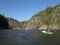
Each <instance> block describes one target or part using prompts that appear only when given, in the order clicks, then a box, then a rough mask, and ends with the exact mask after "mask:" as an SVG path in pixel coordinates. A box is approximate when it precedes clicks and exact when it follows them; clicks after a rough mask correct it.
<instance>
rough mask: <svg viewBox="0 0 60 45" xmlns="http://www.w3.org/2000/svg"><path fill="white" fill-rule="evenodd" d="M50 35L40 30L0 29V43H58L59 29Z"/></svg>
mask: <svg viewBox="0 0 60 45" xmlns="http://www.w3.org/2000/svg"><path fill="white" fill-rule="evenodd" d="M53 32H54V33H53V34H52V35H47V34H43V33H41V31H40V30H13V29H9V30H1V31H0V45H60V31H59V30H57V31H53Z"/></svg>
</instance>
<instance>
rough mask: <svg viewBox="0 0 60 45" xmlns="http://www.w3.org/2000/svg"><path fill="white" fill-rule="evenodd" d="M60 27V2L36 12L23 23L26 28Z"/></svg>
mask: <svg viewBox="0 0 60 45" xmlns="http://www.w3.org/2000/svg"><path fill="white" fill-rule="evenodd" d="M48 26H49V28H50V29H60V4H59V5H56V6H54V7H48V8H46V9H45V10H42V11H41V12H39V13H37V14H35V15H34V16H32V18H31V19H30V20H28V21H26V22H25V23H24V25H23V28H25V29H47V27H48Z"/></svg>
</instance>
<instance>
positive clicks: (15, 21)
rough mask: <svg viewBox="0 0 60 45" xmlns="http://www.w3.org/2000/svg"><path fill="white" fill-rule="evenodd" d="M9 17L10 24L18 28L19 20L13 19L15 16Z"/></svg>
mask: <svg viewBox="0 0 60 45" xmlns="http://www.w3.org/2000/svg"><path fill="white" fill-rule="evenodd" d="M7 19H8V22H9V26H10V27H12V28H16V27H18V25H19V23H20V22H19V21H17V20H15V19H13V18H7Z"/></svg>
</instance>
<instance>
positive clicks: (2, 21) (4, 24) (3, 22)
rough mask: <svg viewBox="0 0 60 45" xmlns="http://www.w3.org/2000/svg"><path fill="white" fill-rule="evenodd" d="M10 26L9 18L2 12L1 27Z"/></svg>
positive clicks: (0, 16) (0, 15)
mask: <svg viewBox="0 0 60 45" xmlns="http://www.w3.org/2000/svg"><path fill="white" fill-rule="evenodd" d="M7 28H9V23H8V19H7V18H6V17H4V15H2V14H0V29H7Z"/></svg>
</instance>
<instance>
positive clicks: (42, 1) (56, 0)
mask: <svg viewBox="0 0 60 45" xmlns="http://www.w3.org/2000/svg"><path fill="white" fill-rule="evenodd" d="M58 4H60V0H0V14H4V16H5V17H9V18H14V19H16V20H18V21H27V20H29V19H30V18H31V17H32V16H34V15H35V14H37V13H38V12H40V11H42V10H44V9H46V8H47V7H52V6H55V5H58Z"/></svg>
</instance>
